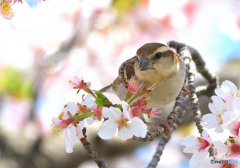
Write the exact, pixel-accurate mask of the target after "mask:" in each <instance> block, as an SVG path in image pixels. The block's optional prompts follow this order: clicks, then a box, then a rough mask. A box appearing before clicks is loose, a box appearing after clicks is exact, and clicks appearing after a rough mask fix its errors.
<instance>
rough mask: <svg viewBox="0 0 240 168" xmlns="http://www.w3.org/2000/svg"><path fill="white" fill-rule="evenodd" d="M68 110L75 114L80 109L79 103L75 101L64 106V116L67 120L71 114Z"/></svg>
mask: <svg viewBox="0 0 240 168" xmlns="http://www.w3.org/2000/svg"><path fill="white" fill-rule="evenodd" d="M68 111H69V112H70V113H71V114H72V115H74V114H75V113H76V112H77V111H78V106H77V104H76V103H74V102H69V103H68V104H66V105H65V107H64V109H63V113H64V115H63V117H62V118H63V119H64V120H66V119H68V118H69V116H68Z"/></svg>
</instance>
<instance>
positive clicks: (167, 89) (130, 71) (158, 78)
mask: <svg viewBox="0 0 240 168" xmlns="http://www.w3.org/2000/svg"><path fill="white" fill-rule="evenodd" d="M185 71H186V67H185V64H184V61H183V59H182V58H181V57H180V56H179V55H178V54H176V53H175V52H174V51H173V50H171V48H170V47H168V46H167V45H164V44H162V43H156V42H153V43H147V44H144V45H143V46H141V47H140V48H139V49H138V50H137V52H136V55H135V56H134V57H132V58H130V59H128V60H126V61H125V62H123V63H122V64H121V65H120V67H119V75H118V77H117V78H116V79H115V80H114V81H113V82H112V83H111V84H110V85H108V86H106V87H104V88H102V89H100V90H99V91H100V92H112V93H115V94H116V95H117V96H118V97H119V98H120V99H121V100H124V99H125V97H126V94H127V92H128V89H127V88H128V85H129V80H130V79H131V77H134V78H135V79H137V80H140V81H141V84H142V85H143V87H146V88H149V87H152V86H153V85H154V89H153V91H151V92H149V93H147V95H144V96H145V97H148V104H147V107H148V108H161V107H164V106H166V105H167V104H170V103H171V102H173V101H174V100H175V99H176V97H177V96H178V94H179V92H180V91H181V89H182V87H183V84H184V80H185V75H186V74H185Z"/></svg>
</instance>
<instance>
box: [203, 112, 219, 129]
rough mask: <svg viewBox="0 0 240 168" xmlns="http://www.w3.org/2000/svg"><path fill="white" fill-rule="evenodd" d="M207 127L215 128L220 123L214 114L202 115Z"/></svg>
mask: <svg viewBox="0 0 240 168" xmlns="http://www.w3.org/2000/svg"><path fill="white" fill-rule="evenodd" d="M202 120H203V121H204V126H205V127H206V128H214V127H216V126H217V125H218V120H217V117H216V116H215V115H214V114H205V115H203V117H202Z"/></svg>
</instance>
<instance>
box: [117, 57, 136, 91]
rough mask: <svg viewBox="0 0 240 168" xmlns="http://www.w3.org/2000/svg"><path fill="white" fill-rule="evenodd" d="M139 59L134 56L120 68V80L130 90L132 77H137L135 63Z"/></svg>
mask: <svg viewBox="0 0 240 168" xmlns="http://www.w3.org/2000/svg"><path fill="white" fill-rule="evenodd" d="M136 60H137V57H136V56H134V57H132V58H130V59H128V60H127V61H125V62H123V63H122V65H121V66H120V67H119V79H120V81H121V83H122V84H123V85H124V86H125V87H126V88H128V81H129V80H130V78H131V77H132V76H135V71H134V63H135V62H136Z"/></svg>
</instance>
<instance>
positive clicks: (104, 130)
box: [98, 120, 118, 139]
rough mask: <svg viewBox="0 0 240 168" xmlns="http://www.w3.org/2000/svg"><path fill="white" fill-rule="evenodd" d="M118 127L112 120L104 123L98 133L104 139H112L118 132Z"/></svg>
mask: <svg viewBox="0 0 240 168" xmlns="http://www.w3.org/2000/svg"><path fill="white" fill-rule="evenodd" d="M117 127H118V125H117V124H116V123H115V122H112V121H110V120H106V121H104V123H103V124H102V125H101V126H100V128H99V131H98V136H99V137H100V138H102V139H111V138H112V137H113V135H114V134H115V132H116V129H117Z"/></svg>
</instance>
